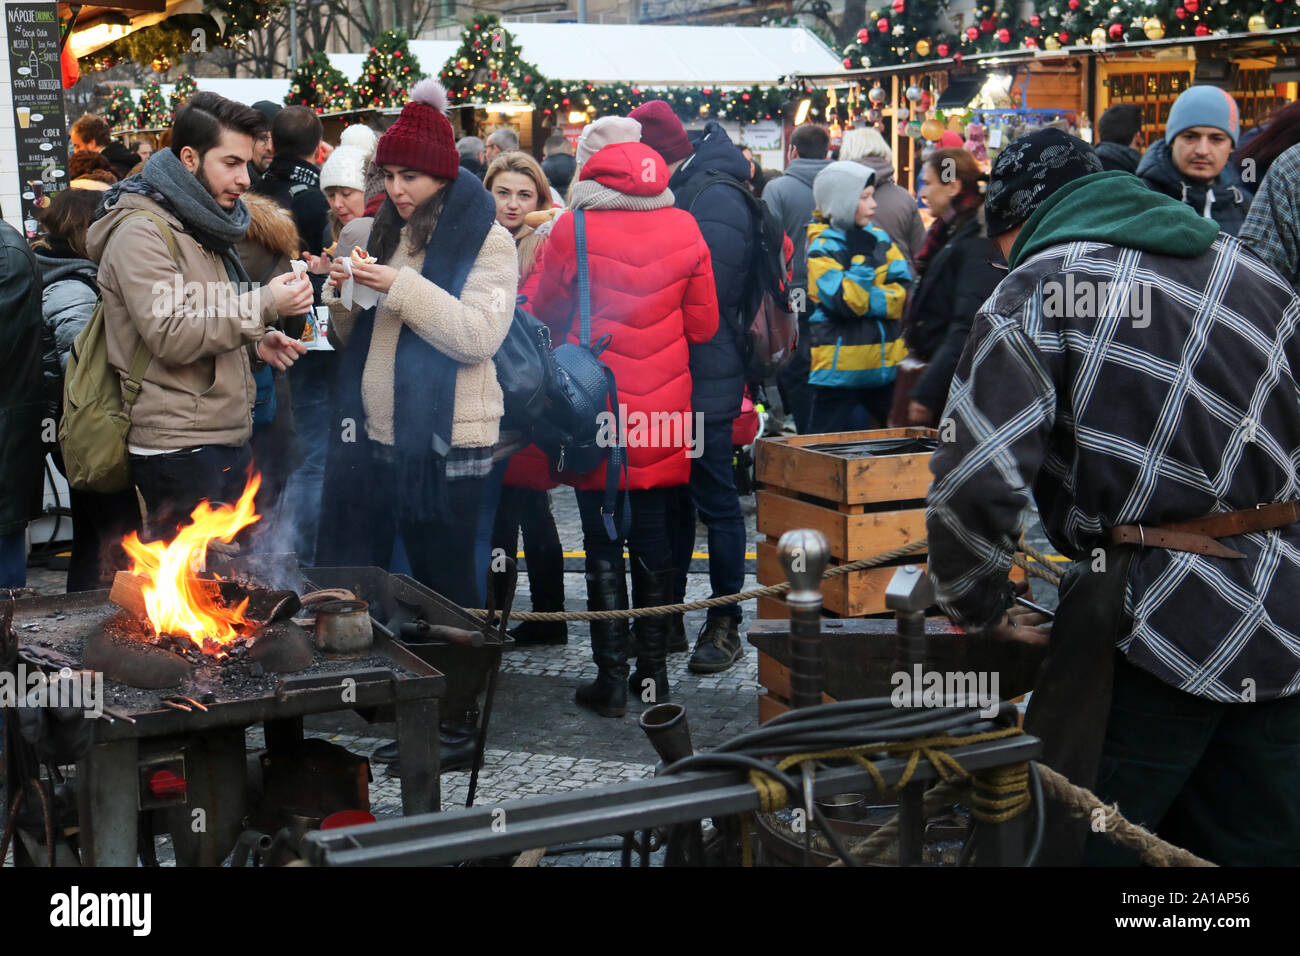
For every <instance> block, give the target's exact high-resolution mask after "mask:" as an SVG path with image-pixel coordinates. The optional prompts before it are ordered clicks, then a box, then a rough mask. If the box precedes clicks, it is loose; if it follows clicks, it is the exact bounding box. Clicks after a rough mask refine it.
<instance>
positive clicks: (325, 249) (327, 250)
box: [321, 242, 339, 256]
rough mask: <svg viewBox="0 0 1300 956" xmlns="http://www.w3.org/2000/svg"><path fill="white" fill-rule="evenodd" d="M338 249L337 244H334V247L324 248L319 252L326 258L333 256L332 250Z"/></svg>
mask: <svg viewBox="0 0 1300 956" xmlns="http://www.w3.org/2000/svg"><path fill="white" fill-rule="evenodd" d="M338 247H339V244H338V242H335V243H334V245H332V246H326V247H325V248H324V249H322V250H321V252H322V253H323V254H324V255H327V256H333V255H334V250H335V249H337V248H338Z"/></svg>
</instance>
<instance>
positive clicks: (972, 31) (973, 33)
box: [966, 27, 980, 43]
mask: <svg viewBox="0 0 1300 956" xmlns="http://www.w3.org/2000/svg"><path fill="white" fill-rule="evenodd" d="M979 38H980V31H979V28H978V27H967V28H966V39H967V40H969V41H970V42H971V43H974V42H975V41H976V40H978V39H979Z"/></svg>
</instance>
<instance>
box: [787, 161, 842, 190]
mask: <svg viewBox="0 0 1300 956" xmlns="http://www.w3.org/2000/svg"><path fill="white" fill-rule="evenodd" d="M830 164H831V161H830V160H829V159H804V158H803V157H802V156H800V157H799V158H798V159H796V160H794V161H792V162H791V163H790V165H789V166H787V167H786V168H785V175H786V176H793V177H794V178H795V179H797V180H799V182H801V183H803V184H804V185H805V186H807V187H808V188H809V189H811V188H812V184H813V180H814V179H816V178H817V174H818V173H820V172H821V171H822V170H823V169H825V168H826V167H827V166H829V165H830Z"/></svg>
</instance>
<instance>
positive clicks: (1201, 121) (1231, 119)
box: [1165, 86, 1241, 146]
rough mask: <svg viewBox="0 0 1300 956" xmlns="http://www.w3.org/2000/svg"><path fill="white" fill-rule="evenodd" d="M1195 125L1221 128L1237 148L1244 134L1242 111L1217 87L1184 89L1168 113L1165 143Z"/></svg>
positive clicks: (1235, 102) (1234, 101) (1170, 141)
mask: <svg viewBox="0 0 1300 956" xmlns="http://www.w3.org/2000/svg"><path fill="white" fill-rule="evenodd" d="M1193 126H1213V127H1214V128H1215V129H1221V130H1223V131H1224V132H1225V133H1227V134H1228V136H1229V137H1231V139H1232V145H1233V146H1236V145H1237V137H1238V136H1239V135H1240V133H1241V111H1240V110H1238V109H1237V101H1236V100H1234V99H1233V98H1232V97H1231V96H1229V95H1228V93H1227V92H1226V91H1224V90H1221V89H1219V88H1218V87H1217V86H1189V87H1188V88H1187V89H1185V90H1183V92H1182V94H1181V95H1180V96H1179V97H1178V99H1176V100H1174V105H1173V106H1172V107H1171V108H1170V110H1169V123H1168V125H1167V126H1166V127H1165V142H1167V143H1172V142H1173V141H1174V137H1175V136H1177V135H1178V134H1179V133H1181V132H1182V131H1183V130H1185V129H1191V128H1192V127H1193Z"/></svg>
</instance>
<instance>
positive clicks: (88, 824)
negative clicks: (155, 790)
mask: <svg viewBox="0 0 1300 956" xmlns="http://www.w3.org/2000/svg"><path fill="white" fill-rule="evenodd" d="M138 774H139V749H138V747H137V745H136V741H135V740H132V739H127V740H118V741H113V742H112V743H94V744H92V745H91V747H90V749H89V750H88V751H87V752H86V755H85V756H84V757H82V758H81V759H80V760H78V761H77V821H78V826H79V827H80V830H81V837H80V841H81V865H82V866H135V861H136V854H137V853H138V852H139V846H138V843H137V837H136V835H137V832H138V831H137V829H136V828H137V826H138V825H139V799H140V797H139V792H140V779H139V776H138Z"/></svg>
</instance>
